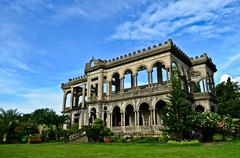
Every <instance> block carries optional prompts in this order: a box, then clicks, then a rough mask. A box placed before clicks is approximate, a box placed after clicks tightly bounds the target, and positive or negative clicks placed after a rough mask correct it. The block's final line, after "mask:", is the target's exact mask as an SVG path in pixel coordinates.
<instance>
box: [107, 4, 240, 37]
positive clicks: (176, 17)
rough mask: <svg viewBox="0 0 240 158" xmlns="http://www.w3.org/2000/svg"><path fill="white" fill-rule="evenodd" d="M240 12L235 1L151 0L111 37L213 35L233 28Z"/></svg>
mask: <svg viewBox="0 0 240 158" xmlns="http://www.w3.org/2000/svg"><path fill="white" fill-rule="evenodd" d="M233 3H234V4H235V5H232V4H233ZM239 14H240V13H239V3H238V1H237V0H212V1H209V0H195V1H192V0H179V1H169V2H164V1H163V2H162V1H161V2H154V3H152V4H151V5H150V6H148V7H147V9H146V10H145V11H144V12H143V13H142V14H141V15H140V16H139V17H138V18H137V19H136V20H133V21H126V22H124V23H122V24H120V25H119V26H118V27H117V28H116V32H115V33H114V34H113V35H112V36H111V38H112V39H121V40H142V39H156V38H159V37H168V36H171V35H178V36H180V35H182V34H193V35H195V36H198V37H199V36H200V37H205V38H212V37H216V36H219V35H220V34H222V33H226V32H229V31H230V30H233V29H234V28H235V26H236V24H238V22H239V21H240V20H239V18H237V19H235V18H232V17H234V16H233V15H235V17H239Z"/></svg>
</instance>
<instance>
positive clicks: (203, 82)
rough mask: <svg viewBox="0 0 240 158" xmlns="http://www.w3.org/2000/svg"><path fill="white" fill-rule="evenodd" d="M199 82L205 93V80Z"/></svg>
mask: <svg viewBox="0 0 240 158" xmlns="http://www.w3.org/2000/svg"><path fill="white" fill-rule="evenodd" d="M201 82H202V84H203V92H206V85H205V80H202V81H201Z"/></svg>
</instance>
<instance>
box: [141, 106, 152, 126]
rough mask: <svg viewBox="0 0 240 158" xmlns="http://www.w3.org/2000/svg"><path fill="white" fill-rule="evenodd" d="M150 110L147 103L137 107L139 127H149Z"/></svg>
mask: <svg viewBox="0 0 240 158" xmlns="http://www.w3.org/2000/svg"><path fill="white" fill-rule="evenodd" d="M149 115H150V110H149V105H148V104H147V103H142V104H141V105H140V107H139V125H140V126H142V125H150V120H149Z"/></svg>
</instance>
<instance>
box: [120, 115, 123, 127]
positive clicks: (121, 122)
mask: <svg viewBox="0 0 240 158" xmlns="http://www.w3.org/2000/svg"><path fill="white" fill-rule="evenodd" d="M120 114H121V127H122V126H123V113H120Z"/></svg>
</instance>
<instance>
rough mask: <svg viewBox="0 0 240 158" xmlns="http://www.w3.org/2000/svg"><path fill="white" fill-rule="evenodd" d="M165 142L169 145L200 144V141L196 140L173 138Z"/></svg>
mask: <svg viewBox="0 0 240 158" xmlns="http://www.w3.org/2000/svg"><path fill="white" fill-rule="evenodd" d="M167 144H170V145H200V142H199V141H198V140H191V141H187V140H183V141H174V140H169V141H168V142H167Z"/></svg>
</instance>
